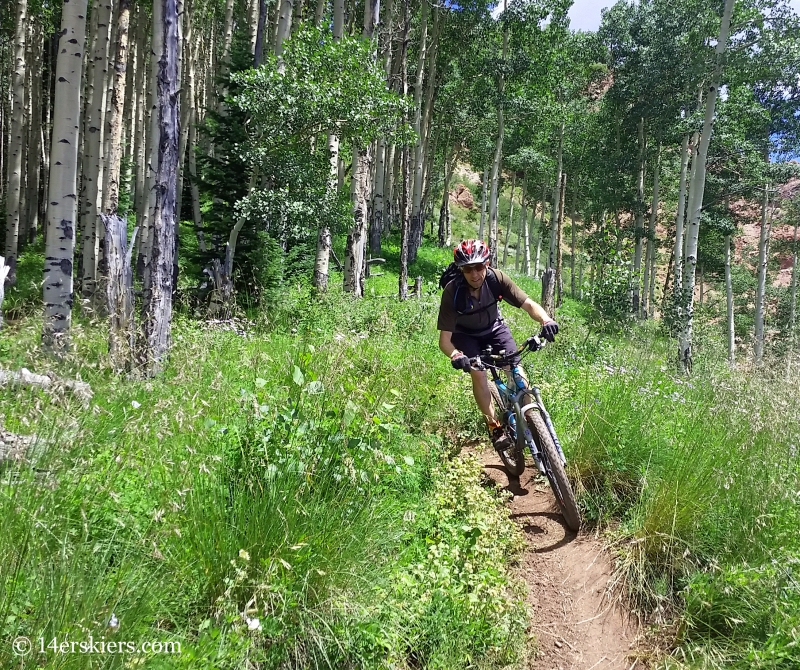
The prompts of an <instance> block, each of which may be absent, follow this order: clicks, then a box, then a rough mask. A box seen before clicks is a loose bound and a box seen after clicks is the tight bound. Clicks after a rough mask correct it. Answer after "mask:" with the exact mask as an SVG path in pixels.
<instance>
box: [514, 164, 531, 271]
mask: <svg viewBox="0 0 800 670" xmlns="http://www.w3.org/2000/svg"><path fill="white" fill-rule="evenodd" d="M526 190H527V182H526V181H525V175H524V173H523V177H522V193H521V194H520V199H519V206H520V210H521V211H520V218H519V225H518V226H517V248H516V250H515V251H516V253H515V254H514V271H515V272H519V265H520V261H521V260H522V256H524V252H523V251H522V247H523V246H524V247H525V249H526V250H527V248H528V230H527V229H528V223H527V219H528V210H527V208H526V205H525V195H526ZM523 240H524V242H523ZM523 264H524V261H523Z"/></svg>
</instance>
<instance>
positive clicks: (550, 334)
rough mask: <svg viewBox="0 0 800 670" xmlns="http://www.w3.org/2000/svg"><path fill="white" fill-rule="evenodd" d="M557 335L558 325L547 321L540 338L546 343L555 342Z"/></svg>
mask: <svg viewBox="0 0 800 670" xmlns="http://www.w3.org/2000/svg"><path fill="white" fill-rule="evenodd" d="M556 335H558V324H557V323H556V322H555V321H548V322H547V323H545V324H544V325H543V326H542V337H543V338H544V339H546V340H547V341H548V342H555V341H556Z"/></svg>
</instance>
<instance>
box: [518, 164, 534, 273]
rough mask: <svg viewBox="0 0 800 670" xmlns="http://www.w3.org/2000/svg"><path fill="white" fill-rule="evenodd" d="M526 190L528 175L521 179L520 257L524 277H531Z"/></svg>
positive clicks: (532, 217) (529, 232) (532, 211)
mask: <svg viewBox="0 0 800 670" xmlns="http://www.w3.org/2000/svg"><path fill="white" fill-rule="evenodd" d="M527 190H528V175H527V173H526V174H525V176H524V177H523V182H522V224H521V225H522V235H523V247H524V250H523V257H522V271H523V272H524V273H525V276H526V277H530V276H531V228H530V225H528V203H527V200H526V197H525V195H526V193H527ZM531 213H532V216H531V219H532V220H533V219H535V218H536V202H535V201H534V203H533V207H532V208H531Z"/></svg>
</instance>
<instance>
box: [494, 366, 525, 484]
mask: <svg viewBox="0 0 800 670" xmlns="http://www.w3.org/2000/svg"><path fill="white" fill-rule="evenodd" d="M488 382H489V391H490V392H491V394H492V400H493V401H494V411H495V416H497V418H498V419H499V420H500V422H501V423H502V424H503V427H504V428H507V425H506V423H505V421H504V417H505V415H506V406H505V403H503V400H502V398H500V391H498V390H497V384H495V383H494V380H493V379H491V378H489V379H488ZM497 454H498V455H499V456H500V460H501V461H503V465H504V466H505V468H506V472H508V474H509V475H511V476H513V477H519V476H520V475H521V474H522V473H523V472H525V450H524V449H523V448H522V445H521V440H520V439H519V426H517V435H516V440H515V441H514V446H513V447H512V448H511V449H508V450H500V449H498V450H497Z"/></svg>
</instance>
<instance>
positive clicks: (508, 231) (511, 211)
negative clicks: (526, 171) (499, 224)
mask: <svg viewBox="0 0 800 670" xmlns="http://www.w3.org/2000/svg"><path fill="white" fill-rule="evenodd" d="M516 185H517V174H516V172H515V173H514V174H512V175H511V197H510V198H509V206H508V227H507V228H506V239H505V245H504V249H503V267H506V264H507V262H508V239H509V237H511V227H512V223H513V221H514V187H515V186H516ZM517 246H519V242H517Z"/></svg>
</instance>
